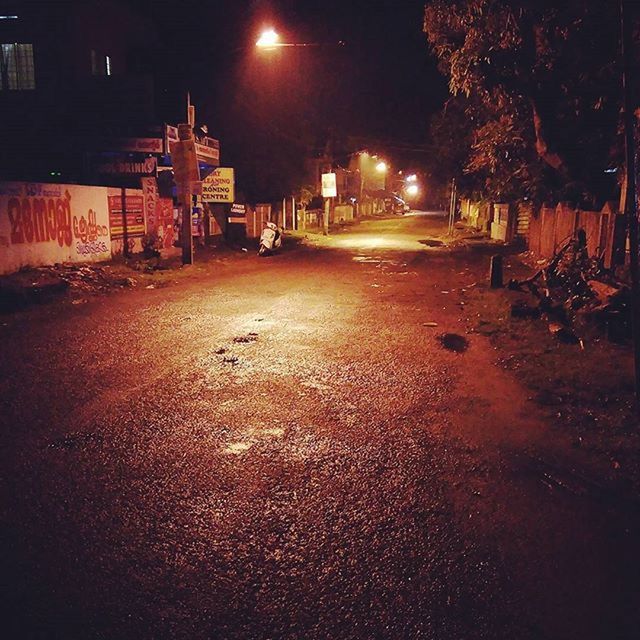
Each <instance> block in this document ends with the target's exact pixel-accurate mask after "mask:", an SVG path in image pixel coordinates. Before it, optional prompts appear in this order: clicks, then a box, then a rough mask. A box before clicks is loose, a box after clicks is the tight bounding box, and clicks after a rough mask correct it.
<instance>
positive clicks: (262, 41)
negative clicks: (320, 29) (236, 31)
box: [256, 27, 345, 49]
mask: <svg viewBox="0 0 640 640" xmlns="http://www.w3.org/2000/svg"><path fill="white" fill-rule="evenodd" d="M344 44H345V43H344V40H339V41H338V42H280V35H279V34H278V32H277V31H276V30H275V29H273V28H271V27H270V28H269V29H265V30H264V31H263V32H262V33H261V34H260V37H259V38H258V40H257V41H256V47H258V48H259V49H279V48H280V47H331V46H339V47H344Z"/></svg>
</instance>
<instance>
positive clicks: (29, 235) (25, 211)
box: [22, 198, 33, 244]
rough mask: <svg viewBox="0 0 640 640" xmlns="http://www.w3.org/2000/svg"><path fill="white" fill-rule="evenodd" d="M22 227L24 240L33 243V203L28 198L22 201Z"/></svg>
mask: <svg viewBox="0 0 640 640" xmlns="http://www.w3.org/2000/svg"><path fill="white" fill-rule="evenodd" d="M22 225H23V227H24V239H25V241H26V242H28V243H29V244H31V243H32V242H33V221H32V220H31V202H30V200H29V199H28V198H25V199H24V200H23V201H22Z"/></svg>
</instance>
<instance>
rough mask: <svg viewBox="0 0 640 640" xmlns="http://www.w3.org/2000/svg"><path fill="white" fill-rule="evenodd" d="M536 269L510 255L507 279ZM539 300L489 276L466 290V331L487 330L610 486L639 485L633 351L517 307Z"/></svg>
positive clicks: (509, 366) (508, 367)
mask: <svg viewBox="0 0 640 640" xmlns="http://www.w3.org/2000/svg"><path fill="white" fill-rule="evenodd" d="M531 273H533V269H532V268H531V267H529V266H527V265H525V264H524V263H523V262H522V261H521V260H520V259H519V256H518V255H511V256H508V257H507V258H506V259H505V281H507V280H508V279H509V278H522V277H523V276H524V277H526V276H527V275H530V274H531ZM533 304H535V300H534V299H533V296H531V294H529V293H524V292H517V291H511V290H509V289H507V288H503V289H490V288H489V287H488V284H487V278H486V277H485V278H484V279H483V281H479V282H478V283H477V285H476V286H474V287H472V288H469V289H467V290H466V292H465V294H464V310H465V316H466V322H467V327H468V328H467V330H468V332H470V333H471V334H473V333H476V334H481V335H485V336H487V337H489V339H490V341H491V343H492V345H493V346H494V348H495V349H496V354H497V364H498V365H499V366H500V367H501V368H502V369H504V370H505V371H509V372H511V373H512V374H513V375H514V376H515V377H516V378H517V379H518V380H519V381H520V382H521V383H522V384H523V385H524V387H525V388H526V389H528V390H529V392H530V395H529V397H528V401H529V402H531V403H533V404H534V405H535V406H536V407H538V408H539V409H540V410H541V411H542V412H543V414H544V415H545V416H546V418H547V420H548V422H549V424H550V425H551V431H552V432H555V433H556V434H557V435H558V437H559V438H561V439H563V440H565V441H568V442H569V443H570V446H571V447H572V448H573V449H574V451H573V454H574V456H578V457H580V458H582V459H583V460H584V461H586V462H588V463H589V464H590V465H592V466H593V471H594V472H595V473H597V475H599V476H600V477H601V479H602V480H603V481H605V482H607V483H609V484H610V485H611V486H614V487H617V488H618V489H620V490H621V491H623V492H625V493H629V494H631V493H632V492H636V493H637V490H638V489H639V488H640V464H639V463H638V456H637V452H638V449H639V447H640V421H639V420H638V417H637V413H636V408H635V407H636V404H635V397H634V373H633V371H634V370H633V353H632V348H631V345H630V344H629V343H624V342H623V343H619V344H616V343H613V342H610V341H609V340H607V338H606V336H605V335H604V334H603V333H602V332H599V331H597V330H596V329H595V328H591V330H590V331H588V332H585V333H582V334H581V336H582V337H581V339H580V341H579V342H577V343H565V342H563V341H562V340H560V339H559V338H558V337H557V336H555V335H553V334H552V332H551V331H550V329H549V324H550V323H549V321H548V320H547V319H546V318H545V317H544V316H542V317H539V318H537V317H521V316H520V315H519V314H518V313H517V312H516V313H514V309H521V308H524V307H526V305H533Z"/></svg>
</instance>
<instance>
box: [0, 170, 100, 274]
mask: <svg viewBox="0 0 640 640" xmlns="http://www.w3.org/2000/svg"><path fill="white" fill-rule="evenodd" d="M110 258H111V234H110V230H109V213H108V209H107V188H106V187H87V186H80V185H75V184H44V183H32V182H1V183H0V273H11V272H13V271H17V270H18V269H20V268H21V267H26V266H32V267H35V266H42V265H49V264H55V263H57V262H98V261H101V260H109V259H110Z"/></svg>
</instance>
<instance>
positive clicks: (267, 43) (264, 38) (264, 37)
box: [256, 29, 280, 48]
mask: <svg viewBox="0 0 640 640" xmlns="http://www.w3.org/2000/svg"><path fill="white" fill-rule="evenodd" d="M279 40H280V36H279V35H278V34H277V33H276V31H275V29H267V30H266V31H263V32H262V33H261V34H260V37H259V38H258V41H257V42H256V47H263V48H268V47H275V46H276V45H277V44H278V41H279Z"/></svg>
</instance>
